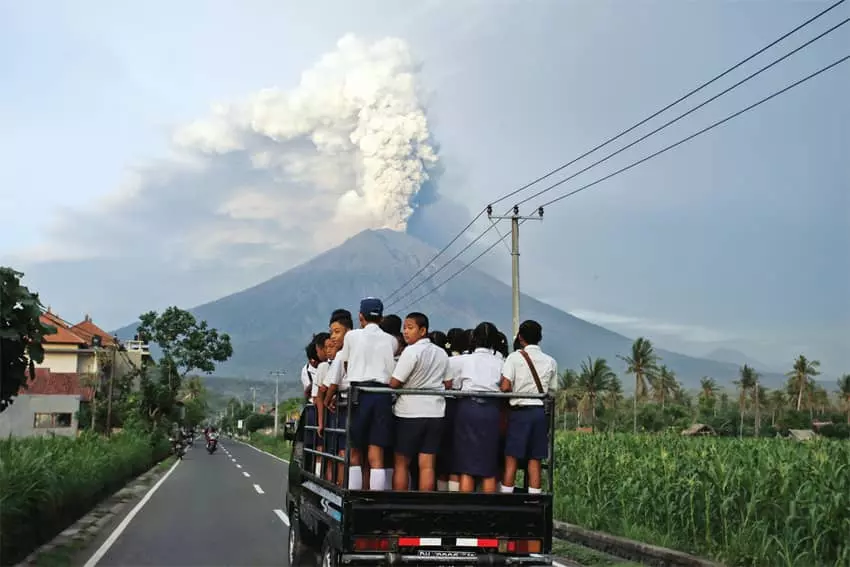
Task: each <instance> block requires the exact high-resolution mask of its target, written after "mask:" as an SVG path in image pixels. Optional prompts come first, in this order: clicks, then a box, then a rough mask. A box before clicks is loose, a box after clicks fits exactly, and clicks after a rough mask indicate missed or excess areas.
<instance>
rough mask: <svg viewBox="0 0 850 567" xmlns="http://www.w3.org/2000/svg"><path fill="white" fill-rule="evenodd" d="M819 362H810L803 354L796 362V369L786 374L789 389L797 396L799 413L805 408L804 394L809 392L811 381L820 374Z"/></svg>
mask: <svg viewBox="0 0 850 567" xmlns="http://www.w3.org/2000/svg"><path fill="white" fill-rule="evenodd" d="M818 368H820V361H819V360H809V359H807V358H806V357H805V356H803V355H802V354H801V355H800V356H798V357H797V360H795V361H794V367H793V369H792V370H791V372H789V373H788V374H786V376H788V378H789V380H788V387H789V389H790V390H792V391H793V392H794V393H795V395H796V396H797V411H800V408H801V407H802V406H803V392H805V391H806V390H808V388H809V386H810V383H811V381H812V380H813V379H814V377H815V376H818V375H819V374H820V371H819V370H818Z"/></svg>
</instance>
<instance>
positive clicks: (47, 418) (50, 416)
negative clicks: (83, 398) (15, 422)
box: [33, 413, 71, 429]
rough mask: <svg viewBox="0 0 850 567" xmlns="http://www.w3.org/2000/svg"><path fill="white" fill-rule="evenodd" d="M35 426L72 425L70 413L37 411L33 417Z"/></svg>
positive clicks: (38, 427)
mask: <svg viewBox="0 0 850 567" xmlns="http://www.w3.org/2000/svg"><path fill="white" fill-rule="evenodd" d="M33 427H34V428H36V429H52V428H56V427H71V414H70V413H36V414H35V416H34V417H33Z"/></svg>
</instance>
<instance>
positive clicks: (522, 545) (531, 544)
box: [499, 539, 543, 553]
mask: <svg viewBox="0 0 850 567" xmlns="http://www.w3.org/2000/svg"><path fill="white" fill-rule="evenodd" d="M541 549H543V542H541V541H540V540H539V539H518V540H513V539H511V540H502V541H501V542H499V552H500V553H540V552H541V551H540V550H541Z"/></svg>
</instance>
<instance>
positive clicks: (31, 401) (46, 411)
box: [0, 395, 80, 438]
mask: <svg viewBox="0 0 850 567" xmlns="http://www.w3.org/2000/svg"><path fill="white" fill-rule="evenodd" d="M79 410H80V397H79V396H65V395H51V396H41V395H23V396H18V397H16V398H15V402H14V403H13V404H12V405H11V406H9V407H7V408H6V409H5V410H4V411H3V413H0V438H6V437H8V436H9V435H11V436H12V437H33V436H39V435H48V434H50V433H55V434H56V435H66V436H68V437H73V436H76V435H77V430H78V429H79V424H78V422H77V412H78V411H79ZM36 414H41V417H40V419H41V422H42V424H46V423H48V422H52V423H57V422H58V420H60V419H66V418H67V415H68V414H70V426H68V427H36V421H35V420H36ZM59 415H62V416H63V417H62V418H60V417H59Z"/></svg>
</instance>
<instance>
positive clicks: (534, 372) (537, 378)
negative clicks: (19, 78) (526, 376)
mask: <svg viewBox="0 0 850 567" xmlns="http://www.w3.org/2000/svg"><path fill="white" fill-rule="evenodd" d="M519 353H520V354H521V355H522V357H523V358H524V359H525V362H527V363H528V369H529V370H531V377H532V378H534V384H535V385H536V386H537V391H538V392H539V393H541V394H542V393H543V384H541V383H540V376H538V375H537V369H536V368H534V363H533V362H531V357H530V356H528V353H527V352H525V351H524V350H520V351H519Z"/></svg>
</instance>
